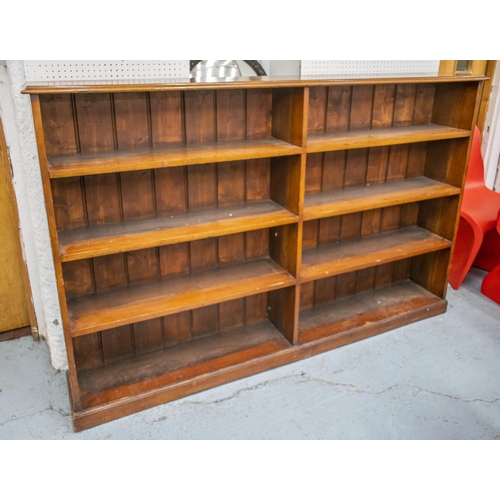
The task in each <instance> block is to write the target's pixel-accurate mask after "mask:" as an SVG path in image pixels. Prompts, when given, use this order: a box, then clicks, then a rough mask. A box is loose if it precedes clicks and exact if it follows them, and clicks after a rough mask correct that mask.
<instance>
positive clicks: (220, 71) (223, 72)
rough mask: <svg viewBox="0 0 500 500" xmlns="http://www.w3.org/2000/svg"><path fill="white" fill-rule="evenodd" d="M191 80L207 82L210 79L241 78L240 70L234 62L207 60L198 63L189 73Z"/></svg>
mask: <svg viewBox="0 0 500 500" xmlns="http://www.w3.org/2000/svg"><path fill="white" fill-rule="evenodd" d="M190 76H191V78H194V79H195V80H207V79H210V78H235V77H237V76H241V70H240V68H239V66H238V63H237V62H236V61H223V60H215V59H209V60H206V61H200V62H199V63H198V64H197V65H196V66H195V67H194V68H193V69H192V71H191V75H190Z"/></svg>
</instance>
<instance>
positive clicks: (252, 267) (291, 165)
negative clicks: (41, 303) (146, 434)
mask: <svg viewBox="0 0 500 500" xmlns="http://www.w3.org/2000/svg"><path fill="white" fill-rule="evenodd" d="M483 80H484V78H479V77H461V78H456V77H432V78H399V79H376V80H367V79H364V80H327V79H313V80H306V79H303V80H301V79H273V78H270V77H269V78H266V77H263V78H246V79H245V78H242V79H239V80H231V81H227V82H224V81H215V82H210V83H192V82H189V81H184V82H182V81H178V82H170V83H169V82H165V83H161V84H158V83H151V84H148V83H137V84H117V83H110V84H94V85H68V86H64V85H57V84H55V85H46V86H29V87H27V88H26V89H25V90H24V92H25V93H28V94H31V99H32V107H33V115H34V121H35V128H36V134H37V142H38V149H39V155H40V164H41V173H42V178H43V184H44V191H45V198H46V206H47V213H48V218H49V225H50V233H51V239H52V245H53V254H54V264H55V270H56V276H57V284H58V291H59V300H60V304H61V312H62V318H63V324H64V332H65V340H66V348H67V355H68V366H69V370H68V382H69V390H70V395H71V403H72V410H73V422H74V428H75V430H81V429H85V428H88V427H91V426H94V425H97V424H100V423H103V422H106V421H109V420H112V419H115V418H118V417H121V416H123V415H127V414H130V413H133V412H136V411H140V410H142V409H145V408H149V407H151V406H153V405H157V404H160V403H164V402H167V401H170V400H173V399H176V398H180V397H183V396H185V395H188V394H192V393H195V392H198V391H201V390H204V389H207V388H210V387H213V386H215V385H218V384H222V383H225V382H228V381H231V380H235V379H238V378H241V377H244V376H248V375H250V374H254V373H257V372H260V371H263V370H266V369H269V368H272V367H276V366H279V365H282V364H285V363H289V362H293V361H296V360H298V359H302V358H304V357H308V356H311V355H314V354H317V353H320V352H323V351H325V350H328V349H332V348H335V347H338V346H341V345H344V344H347V343H350V342H353V341H357V340H360V339H363V338H366V337H369V336H372V335H375V334H378V333H381V332H384V331H387V330H389V329H392V328H395V327H398V326H401V325H404V324H407V323H410V322H413V321H417V320H420V319H422V318H426V317H429V316H432V315H435V314H439V313H442V312H444V311H445V310H446V304H447V303H446V300H445V294H446V287H447V279H448V271H449V265H450V254H451V251H452V246H453V241H454V237H455V232H456V228H457V221H458V214H459V207H460V197H461V190H462V186H463V182H464V176H465V170H466V165H467V160H468V154H469V146H470V141H471V131H472V128H473V125H474V123H475V120H476V116H477V109H478V96H480V91H481V87H482V85H483Z"/></svg>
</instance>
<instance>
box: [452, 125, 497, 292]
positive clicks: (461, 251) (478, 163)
mask: <svg viewBox="0 0 500 500" xmlns="http://www.w3.org/2000/svg"><path fill="white" fill-rule="evenodd" d="M499 209H500V193H497V192H495V191H492V190H491V189H489V188H487V187H486V185H485V184H484V164H483V158H482V156H481V132H480V131H479V128H478V127H477V126H476V127H475V128H474V135H473V138H472V150H471V155H470V159H469V169H468V171H467V177H466V180H465V187H464V195H463V200H462V208H461V211H460V222H459V225H458V233H457V239H456V243H455V250H454V252H453V260H452V264H451V271H450V279H449V281H450V285H451V286H452V287H453V288H454V289H455V290H456V289H458V288H459V287H460V285H461V284H462V281H463V280H464V278H465V276H466V275H467V273H468V272H469V269H470V268H471V266H472V265H473V264H474V265H477V266H478V267H482V268H483V269H487V270H491V269H492V268H493V267H494V266H495V265H496V264H498V263H499V262H500V258H499V255H500V254H499V252H500V236H499V235H498V233H497V231H496V229H495V226H496V222H497V215H498V211H499ZM480 249H481V253H480ZM476 257H478V259H477V260H476Z"/></svg>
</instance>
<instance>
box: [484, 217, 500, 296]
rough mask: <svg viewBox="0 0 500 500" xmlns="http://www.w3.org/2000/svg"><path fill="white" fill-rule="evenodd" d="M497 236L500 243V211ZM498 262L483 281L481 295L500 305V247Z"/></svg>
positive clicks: (498, 247) (498, 248) (499, 246)
mask: <svg viewBox="0 0 500 500" xmlns="http://www.w3.org/2000/svg"><path fill="white" fill-rule="evenodd" d="M496 236H497V237H498V241H500V211H499V212H498V218H497V227H496ZM496 250H497V253H496V262H497V264H496V265H495V266H494V267H493V269H492V270H491V271H490V272H489V273H488V274H487V275H486V276H485V278H484V279H483V284H482V285H481V293H482V294H483V295H486V297H489V298H490V299H491V300H494V301H495V302H496V303H497V304H500V245H498V246H497V248H496Z"/></svg>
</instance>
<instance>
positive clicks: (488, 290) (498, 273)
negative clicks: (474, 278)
mask: <svg viewBox="0 0 500 500" xmlns="http://www.w3.org/2000/svg"><path fill="white" fill-rule="evenodd" d="M481 293H482V294H483V295H486V297H489V298H490V299H491V300H494V301H495V302H496V303H497V304H500V264H498V265H497V266H496V267H494V268H493V269H492V270H491V271H490V272H489V273H488V274H487V275H486V276H485V277H484V279H483V284H482V285H481Z"/></svg>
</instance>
